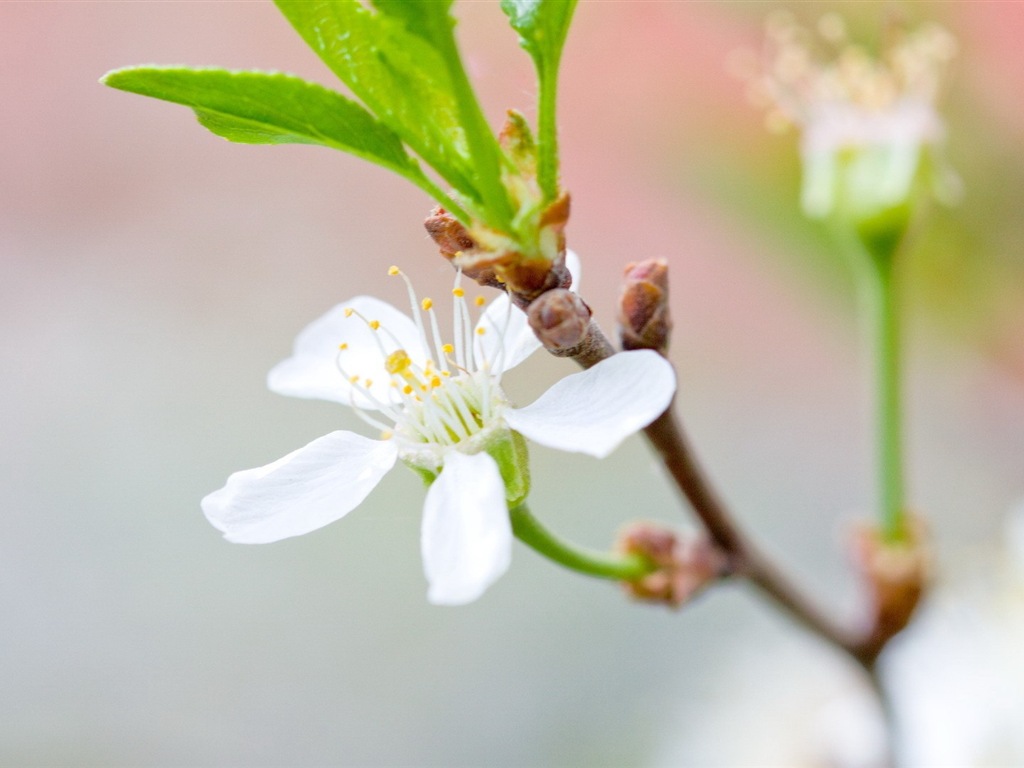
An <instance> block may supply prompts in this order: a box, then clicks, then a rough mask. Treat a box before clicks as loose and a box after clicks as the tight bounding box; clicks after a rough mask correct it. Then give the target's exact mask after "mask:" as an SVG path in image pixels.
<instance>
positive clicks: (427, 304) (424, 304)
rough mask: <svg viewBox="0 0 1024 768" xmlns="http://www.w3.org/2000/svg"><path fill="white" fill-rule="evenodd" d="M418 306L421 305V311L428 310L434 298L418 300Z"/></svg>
mask: <svg viewBox="0 0 1024 768" xmlns="http://www.w3.org/2000/svg"><path fill="white" fill-rule="evenodd" d="M420 306H421V307H423V311H424V312H429V311H430V308H431V307H432V306H434V300H433V299H424V300H423V301H421V302H420Z"/></svg>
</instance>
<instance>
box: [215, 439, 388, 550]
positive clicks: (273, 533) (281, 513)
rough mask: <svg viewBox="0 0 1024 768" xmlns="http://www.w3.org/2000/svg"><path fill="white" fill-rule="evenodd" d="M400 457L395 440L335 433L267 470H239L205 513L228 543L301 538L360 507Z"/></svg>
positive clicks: (265, 541) (276, 462)
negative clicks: (302, 535)
mask: <svg viewBox="0 0 1024 768" xmlns="http://www.w3.org/2000/svg"><path fill="white" fill-rule="evenodd" d="M397 456H398V449H397V447H396V446H395V444H394V442H393V441H391V440H383V441H382V440H370V439H369V438H367V437H362V436H361V435H357V434H355V433H353V432H331V433H330V434H329V435H324V436H323V437H320V438H317V439H316V440H314V441H313V442H311V443H309V444H308V445H306V446H304V447H302V448H299V449H298V450H297V451H292V452H291V453H289V454H288V455H287V456H285V457H283V458H280V459H278V460H277V461H275V462H272V463H270V464H267V465H266V466H265V467H257V468H255V469H246V470H244V471H242V472H235V473H234V474H233V475H231V477H229V478H228V481H227V484H225V486H224V487H223V488H221V489H220V490H219V491H214V492H213V493H211V494H210V495H209V496H207V497H206V498H204V499H203V502H202V506H203V513H204V514H205V515H206V519H207V520H209V521H210V522H211V523H212V524H213V526H214V527H215V528H217V529H218V530H220V531H223V533H224V538H226V539H227V540H228V541H234V542H238V543H241V544H266V543H268V542H271V541H278V540H280V539H287V538H288V537H290V536H299V535H301V534H303V533H309V532H310V531H315V530H316V529H317V528H322V527H323V526H325V525H327V524H328V523H333V522H334V521H335V520H339V519H341V518H342V517H344V516H345V515H347V514H348V513H349V512H351V511H352V510H353V509H355V508H356V507H357V506H359V504H360V503H361V502H362V501H363V499H365V498H366V497H367V495H368V494H369V493H370V491H372V490H373V489H374V488H375V487H376V486H377V483H379V482H380V479H381V478H382V477H383V476H384V475H385V474H386V473H387V471H388V470H389V469H391V467H393V466H394V464H395V459H396V458H397Z"/></svg>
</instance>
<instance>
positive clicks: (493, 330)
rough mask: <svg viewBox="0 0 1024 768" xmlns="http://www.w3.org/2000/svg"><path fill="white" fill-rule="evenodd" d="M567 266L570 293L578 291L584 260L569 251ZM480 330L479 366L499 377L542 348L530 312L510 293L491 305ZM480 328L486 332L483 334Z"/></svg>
mask: <svg viewBox="0 0 1024 768" xmlns="http://www.w3.org/2000/svg"><path fill="white" fill-rule="evenodd" d="M565 265H566V267H567V268H568V269H569V274H571V275H572V286H571V288H570V290H572V291H578V290H579V282H580V275H581V274H582V272H581V269H582V268H581V265H580V257H579V256H577V255H576V253H575V252H574V251H566V252H565ZM476 327H477V333H476V334H475V335H474V339H475V343H474V354H475V355H476V362H477V367H478V368H482V367H483V366H484V364H485V363H487V364H489V365H490V370H491V372H492V373H494V374H495V375H500V374H502V373H504V372H505V371H509V370H512V369H513V368H515V367H516V366H517V365H519V364H520V363H521V362H523V361H524V360H525V359H526V358H528V357H529V356H530V355H532V354H533V353H534V352H536V351H537V350H538V349H540V348H541V343H540V341H539V340H538V339H537V336H536V335H535V334H534V332H533V329H532V328H530V323H529V321H528V320H527V319H526V313H525V312H523V311H522V310H521V309H519V308H518V307H515V306H512V302H511V301H510V300H509V297H508V294H506V293H503V294H501V295H500V296H499V297H498V298H496V299H495V300H494V301H492V302H491V303H490V304H489V305H488V307H487V309H485V310H484V313H483V315H481V316H480V322H479V323H477V325H476ZM480 329H483V333H482V334H481V333H480Z"/></svg>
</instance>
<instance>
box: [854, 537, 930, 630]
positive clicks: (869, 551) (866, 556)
mask: <svg viewBox="0 0 1024 768" xmlns="http://www.w3.org/2000/svg"><path fill="white" fill-rule="evenodd" d="M850 544H851V550H852V554H853V563H854V567H855V568H856V569H857V571H858V572H859V574H860V577H861V580H862V581H863V582H864V585H865V587H866V589H867V591H868V594H869V596H870V600H871V609H870V610H871V614H870V621H871V624H870V628H871V642H872V644H876V645H877V647H879V648H881V647H882V646H883V645H884V644H885V643H886V641H888V640H889V639H890V638H891V637H893V636H894V635H896V634H897V633H898V632H900V630H902V629H903V628H904V627H906V626H907V624H908V622H909V621H910V617H911V615H912V614H913V612H914V609H915V608H916V607H917V605H918V603H919V602H920V600H921V596H922V595H923V594H924V590H925V588H926V586H927V584H928V580H929V572H930V565H931V562H930V561H931V557H930V550H929V548H928V545H927V542H926V541H925V537H924V532H923V531H922V529H921V525H920V524H916V525H914V526H913V527H912V528H911V530H910V531H908V533H907V536H906V539H905V540H903V541H898V542H891V541H886V540H885V539H884V538H883V536H882V533H881V532H880V531H879V530H878V529H877V528H876V527H874V526H871V525H867V524H863V525H860V526H859V527H858V528H856V529H855V530H854V532H853V535H852V537H851V542H850Z"/></svg>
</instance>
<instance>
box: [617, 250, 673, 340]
mask: <svg viewBox="0 0 1024 768" xmlns="http://www.w3.org/2000/svg"><path fill="white" fill-rule="evenodd" d="M671 333H672V316H671V314H670V312H669V305H668V262H666V261H665V260H664V259H646V260H644V261H640V262H637V263H636V264H629V265H627V266H626V271H625V275H624V280H623V283H622V294H621V295H620V297H619V337H620V338H621V340H622V347H623V349H653V350H655V351H657V352H660V353H662V354H665V353H666V352H667V351H668V343H669V337H670V336H671Z"/></svg>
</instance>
